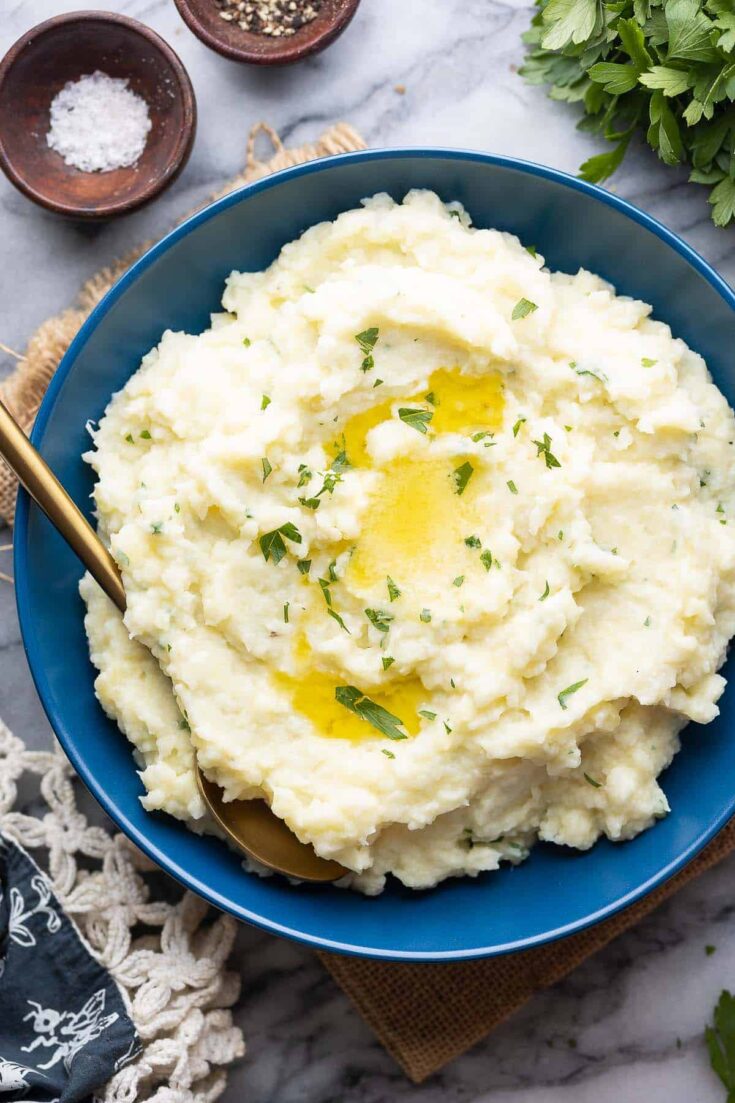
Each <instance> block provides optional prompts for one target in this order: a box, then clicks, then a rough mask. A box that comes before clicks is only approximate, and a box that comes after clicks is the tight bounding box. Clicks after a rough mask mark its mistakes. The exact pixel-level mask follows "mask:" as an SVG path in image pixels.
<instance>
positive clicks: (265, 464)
mask: <svg viewBox="0 0 735 1103" xmlns="http://www.w3.org/2000/svg"><path fill="white" fill-rule="evenodd" d="M260 462H261V463H262V465H263V482H265V480H266V479H267V478H268V476H269V475H270V473H271V471H272V470H273V468H272V467H271V463H270V460H269V459H268V457H267V456H263V459H262V460H261V461H260Z"/></svg>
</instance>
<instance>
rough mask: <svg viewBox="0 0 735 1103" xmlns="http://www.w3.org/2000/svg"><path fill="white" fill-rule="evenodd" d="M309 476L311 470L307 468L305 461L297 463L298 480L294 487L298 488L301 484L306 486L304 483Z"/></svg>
mask: <svg viewBox="0 0 735 1103" xmlns="http://www.w3.org/2000/svg"><path fill="white" fill-rule="evenodd" d="M311 476H312V472H311V471H310V470H309V468H308V467H307V466H306V464H305V463H300V464H299V481H298V483H297V484H296V489H297V490H300V489H301V487H302V486H306V484H307V483H308V481H309V479H310V478H311Z"/></svg>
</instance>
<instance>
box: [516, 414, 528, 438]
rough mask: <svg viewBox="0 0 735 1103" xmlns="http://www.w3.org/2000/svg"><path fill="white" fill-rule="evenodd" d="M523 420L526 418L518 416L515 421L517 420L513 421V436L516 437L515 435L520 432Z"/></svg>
mask: <svg viewBox="0 0 735 1103" xmlns="http://www.w3.org/2000/svg"><path fill="white" fill-rule="evenodd" d="M525 420H526V419H525V417H519V418H518V421H517V422H516V423H515V425H514V426H513V436H514V437H517V436H518V434H519V433H520V431H521V425H523V423H524V422H525Z"/></svg>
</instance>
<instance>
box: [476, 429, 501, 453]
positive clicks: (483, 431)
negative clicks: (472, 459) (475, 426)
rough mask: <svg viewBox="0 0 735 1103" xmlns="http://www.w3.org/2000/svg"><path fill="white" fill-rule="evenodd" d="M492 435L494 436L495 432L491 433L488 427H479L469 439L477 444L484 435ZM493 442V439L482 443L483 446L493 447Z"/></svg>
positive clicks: (483, 438)
mask: <svg viewBox="0 0 735 1103" xmlns="http://www.w3.org/2000/svg"><path fill="white" fill-rule="evenodd" d="M494 436H495V433H491V432H490V430H489V429H481V430H480V431H479V433H473V434H472V436H471V437H470V440H471V441H473V443H474V444H479V442H480V441H481V440H485V437H494ZM495 443H496V442H495V441H494V440H491V441H486V442H485V444H484V445H483V448H494V447H495Z"/></svg>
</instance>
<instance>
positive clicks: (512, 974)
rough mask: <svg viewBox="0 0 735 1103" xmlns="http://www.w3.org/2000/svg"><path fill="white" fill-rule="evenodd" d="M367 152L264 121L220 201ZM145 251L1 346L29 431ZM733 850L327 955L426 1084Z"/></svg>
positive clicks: (2, 391)
mask: <svg viewBox="0 0 735 1103" xmlns="http://www.w3.org/2000/svg"><path fill="white" fill-rule="evenodd" d="M259 132H264V133H265V134H266V135H267V136H268V137H269V138H270V140H271V142H272V143H273V146H274V148H275V154H274V155H273V156H272V157H271V158H270V159H268V160H261V159H258V158H257V157H256V155H255V140H256V137H257V135H258V133H259ZM364 147H365V143H364V142H363V140H362V138H361V137H360V135H359V134H357V133H356V132H355V131H354V130H353V129H352V128H351V127H349V126H347V125H346V124H345V123H340V124H339V125H337V126H334V127H332V128H331V129H330V130H328V131H326V133H324V134H323V135H322V136H321V138H319V140H318V141H317V142H315V143H314V144H312V145H304V146H298V147H295V148H292V149H286V148H284V146H283V145H282V144H281V141H280V139H279V138H278V136H277V135H276V134H275V133H274V132H273V131H272V130H271V128H270V127H267V126H265V125H264V124H262V123H261V124H259V125H258V126H257V127H255V128H254V129H253V131H252V132H251V135H250V138H249V141H248V148H247V163H246V167H245V170H244V171H243V173H241V174H240V175H239V176H238V177H237V178H236V179H235V180H232V181H230V182H229V183H228V184H227V185H226V186H225V187H223V188H222V189H221V191H220V192H218V195H225V194H226V193H227V192H228V191H231V190H232V189H233V188H235V187H239V186H240V185H241V184H243V183H247V182H249V181H251V180H256V179H258V178H259V177H261V176H266V175H267V174H268V173H270V172H275V171H276V170H278V169H282V168H286V167H287V166H289V165H297V164H300V163H302V162H303V161H309V160H312V159H314V158H316V157H325V156H328V155H329V154H333V153H342V152H346V151H348V150H354V149H364ZM144 248H146V246H141V247H140V248H139V249H137V250H135V252H134V253H131V254H129V255H128V256H127V257H125V258H124V259H123V260H121V261H119V262H118V263H117V264H115V265H113V266H112V267H110V268H108V269H105V270H104V271H102V272H99V273H98V274H97V275H96V276H94V277H93V278H92V279H91V280H89V282H88V283H86V284H85V285H84V287H83V288H82V291H81V293H80V294H79V296H78V299H77V303H76V305H75V306H74V307H72V308H70V309H69V310H66V311H64V312H63V313H62V314H59V315H58V316H57V317H55V318H50V319H49V320H48V321H47V322H44V323H43V325H42V326H40V327H39V329H38V330H37V331H36V333H34V334H33V336H32V337H31V339H30V341H29V342H28V346H27V348H26V350H25V353H24V354H20V353H16V352H13V351H12V350H10V349H7V348H6V347H5V346H3V345H1V344H0V349H4V351H5V352H6V353H7V354H8V355H10V356H14V357H16V358H17V359H18V365H17V367H16V369H15V371H14V372H13V373H12V375H10V376H9V378H8V379H6V380H5V382H4V383H2V384H0V397H2V399H3V401H4V402H6V403H7V405H8V406H10V408H11V409H12V411H13V412H14V414H15V416H16V417H17V418H18V420H19V421H20V423H21V424H22V425H23V427H24V428H25V429H26V430H29V429H30V427H31V426H32V424H33V419H34V418H35V416H36V411H37V410H38V407H39V404H40V402H41V399H42V398H43V395H44V393H45V391H46V387H47V386H48V383H49V380H50V378H51V376H52V375H53V373H54V371H55V370H56V366H57V364H58V362H59V360H60V359H61V357H62V356H63V354H64V352H65V351H66V349H67V347H68V345H69V343H70V341H71V339H72V338H73V336H74V334H75V333H76V332H77V330H78V329H79V326H80V325H81V324H82V322H83V321H84V319H85V318H86V317H87V315H88V314H89V312H90V310H91V309H92V307H94V306H95V304H96V303H97V302H98V301H99V299H100V298H101V297H102V295H104V293H105V292H106V291H107V290H108V288H109V287H110V286H111V284H112V283H113V282H114V280H115V279H117V277H118V276H119V275H120V274H121V273H122V272H124V271H125V269H126V268H127V267H128V266H129V265H130V264H131V263H132V261H133V260H135V258H136V257H137V256H139V255H140V253H141V252H142V251H143V249H144ZM16 489H17V487H16V484H15V481H14V479H13V477H12V475H11V473H10V472H9V471H8V469H7V468H6V467H5V466H4V465H3V464H2V461H0V517H2V518H4V519H5V520H6V521H8V522H9V523H11V524H12V520H13V512H14V507H15V494H16ZM733 848H735V822H733V823H730V824H728V826H727V827H725V828H724V830H723V831H721V832H720V834H719V835H718V836H717V838H716V839H715V840H714V841H713V842H712V843H710V844H709V846H708V847H706V849H705V850H704V851H703V852H702V853H701V854H700V855H699V857H697V858H696V859H695V860H694V861H693V862H691V863H690V864H689V865H688V866H687V867H686V869H684V870H683V871H682V872H681V873H679V874H677V876H676V877H673V878H672V879H671V880H670V881H668V882H667V883H666V884H665V885H662V886H661V887H660V888H659V889H657V890H656V891H655V892H653V893H651V894H650V895H649V896H647V897H646V898H645V899H644V900H641V901H639V902H638V903H637V904H634V905H633V906H632V907H630V908H628V909H627V910H625V911H623V912H620V913H618V914H617V915H615V916H613V917H612V918H611V919H608V920H607V921H606V922H605V923H601V924H598V925H597V926H595V927H591V928H589V929H588V930H586V931H582V932H581V934H578V935H574V936H573V937H571V938H567V939H563V940H561V941H559V942H554V943H551V944H550V945H547V946H541V947H539V948H538V949H535V950H529V951H526V952H525V953H519V954H512V955H507V956H505V957H500V958H493V959H490V960H487V961H470V962H461V963H458V964H447V965H409V964H402V963H394V962H382V961H365V960H362V959H360V958H350V957H341V956H339V955H335V954H320V957H321V959H322V961H323V962H324V964H325V965H326V967H327V968H328V969H329V971H330V973H331V974H332V976H333V977H334V978H335V980H336V981H337V982H338V984H340V985H341V986H342V988H343V989H344V991H345V992H346V993H347V995H348V996H349V997H350V999H351V1000H352V1001H353V1003H354V1004H355V1006H356V1007H357V1008H358V1010H359V1011H360V1013H361V1014H362V1016H363V1017H364V1018H365V1020H366V1021H367V1022H368V1023H369V1025H370V1026H371V1027H372V1029H373V1030H374V1031H375V1033H376V1034H377V1036H378V1037H379V1038H380V1040H381V1042H382V1043H383V1045H384V1046H385V1047H386V1048H387V1049H388V1050H389V1051H390V1052H391V1053H392V1054H393V1056H394V1057H395V1058H396V1060H397V1061H398V1062H399V1064H400V1065H401V1066H402V1067H403V1069H404V1070H405V1072H406V1073H407V1075H408V1076H409V1077H411V1079H412V1080H414V1081H416V1082H418V1081H420V1080H423V1079H425V1078H426V1077H427V1076H430V1075H431V1073H432V1072H435V1071H436V1070H437V1069H439V1068H441V1066H442V1065H444V1064H446V1063H447V1062H448V1061H451V1060H452V1058H454V1057H457V1056H458V1055H459V1054H460V1053H463V1052H464V1051H465V1050H466V1049H468V1048H469V1047H470V1046H472V1045H474V1043H475V1042H477V1041H479V1040H480V1039H481V1038H483V1037H484V1036H485V1035H486V1034H487V1033H488V1032H489V1031H490V1030H492V1029H493V1027H495V1026H497V1025H498V1024H499V1023H501V1022H502V1021H503V1020H504V1019H507V1018H508V1016H509V1015H511V1014H512V1013H513V1012H514V1011H516V1010H517V1009H518V1008H519V1007H521V1006H522V1005H523V1004H524V1003H525V1002H526V1001H527V1000H528V999H529V998H530V997H531V996H532V995H533V993H534V992H537V991H539V990H540V989H542V988H546V987H548V986H549V985H550V984H553V983H554V982H555V981H557V980H560V979H561V978H562V977H564V976H566V974H567V973H569V972H571V970H572V969H574V967H575V966H576V965H579V963H580V962H581V961H583V960H584V959H585V958H586V957H589V955H590V954H593V953H595V951H596V950H599V949H601V948H602V947H603V946H606V945H607V944H608V942H610V941H611V940H612V939H613V938H615V937H616V935H618V934H621V933H622V932H623V931H625V930H627V929H628V928H629V927H631V926H633V924H635V923H637V922H638V920H640V919H641V918H643V916H645V915H648V913H649V912H651V911H653V909H654V908H656V907H657V906H658V905H659V904H660V903H661V902H662V901H663V900H666V899H667V898H668V897H669V896H671V895H672V894H673V893H674V892H676V890H677V889H678V888H680V887H681V886H682V885H684V884H686V882H687V881H689V880H691V879H692V878H693V877H697V876H698V875H699V874H700V873H702V872H704V870H706V869H709V868H710V867H711V866H714V865H716V864H717V862H719V861H721V860H722V859H723V858H725V857H726V856H727V855H728V854H729V853H730V852H731V851H732V850H733Z"/></svg>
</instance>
